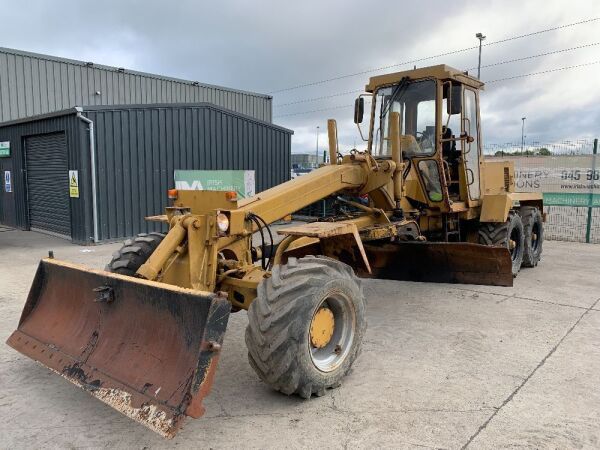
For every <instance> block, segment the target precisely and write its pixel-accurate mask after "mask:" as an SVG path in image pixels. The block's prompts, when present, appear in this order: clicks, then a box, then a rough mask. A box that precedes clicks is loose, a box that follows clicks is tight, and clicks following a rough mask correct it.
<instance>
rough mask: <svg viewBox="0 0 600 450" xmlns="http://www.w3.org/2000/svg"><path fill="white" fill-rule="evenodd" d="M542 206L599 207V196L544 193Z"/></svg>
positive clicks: (579, 193)
mask: <svg viewBox="0 0 600 450" xmlns="http://www.w3.org/2000/svg"><path fill="white" fill-rule="evenodd" d="M544 206H584V207H585V206H587V207H600V194H587V193H585V194H584V193H581V192H578V193H571V192H544Z"/></svg>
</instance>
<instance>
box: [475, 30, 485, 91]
mask: <svg viewBox="0 0 600 450" xmlns="http://www.w3.org/2000/svg"><path fill="white" fill-rule="evenodd" d="M475 37H476V38H477V39H479V64H477V79H478V80H480V79H481V45H482V42H483V40H484V39H485V36H484V35H483V34H481V33H477V34H476V35H475Z"/></svg>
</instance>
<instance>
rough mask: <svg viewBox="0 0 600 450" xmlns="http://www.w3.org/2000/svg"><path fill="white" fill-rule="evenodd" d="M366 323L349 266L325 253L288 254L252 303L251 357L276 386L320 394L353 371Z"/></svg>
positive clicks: (304, 394)
mask: <svg viewBox="0 0 600 450" xmlns="http://www.w3.org/2000/svg"><path fill="white" fill-rule="evenodd" d="M366 325H367V324H366V318H365V299H364V296H363V292H362V288H361V286H360V281H359V280H358V278H357V277H356V275H355V274H354V271H353V270H352V268H351V267H350V266H347V265H346V264H343V263H341V262H339V261H337V260H334V259H331V258H327V257H324V256H306V257H304V258H299V259H297V258H289V260H288V262H287V263H286V264H284V265H280V266H276V267H275V268H274V269H273V272H272V276H271V277H269V278H266V279H265V280H263V281H262V282H261V283H260V284H259V286H258V296H257V298H256V299H255V300H254V301H253V302H252V304H251V305H250V308H249V309H248V327H247V328H246V346H247V348H248V359H249V361H250V365H251V366H252V367H253V368H254V370H255V371H256V373H257V374H258V376H259V377H260V378H261V380H263V381H264V382H265V383H267V384H268V385H270V386H271V387H272V388H274V389H275V390H278V391H280V392H282V393H284V394H287V395H291V394H298V395H300V396H301V397H303V398H310V397H311V395H313V394H314V395H317V396H321V395H323V394H324V393H325V390H326V389H328V388H333V387H337V386H339V384H340V382H341V380H342V378H344V376H345V375H346V374H347V373H348V372H349V370H350V368H351V366H352V363H353V362H354V360H355V359H356V357H357V356H358V354H359V352H360V348H361V342H362V338H363V335H364V333H365V330H366Z"/></svg>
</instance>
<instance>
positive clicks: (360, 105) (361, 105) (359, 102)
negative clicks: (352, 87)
mask: <svg viewBox="0 0 600 450" xmlns="http://www.w3.org/2000/svg"><path fill="white" fill-rule="evenodd" d="M364 114H365V99H364V98H362V97H358V98H357V99H356V100H354V123H356V124H359V123H362V121H363V116H364Z"/></svg>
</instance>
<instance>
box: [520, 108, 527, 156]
mask: <svg viewBox="0 0 600 450" xmlns="http://www.w3.org/2000/svg"><path fill="white" fill-rule="evenodd" d="M525 119H527V117H521V120H522V121H523V123H522V125H521V156H523V147H525Z"/></svg>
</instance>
